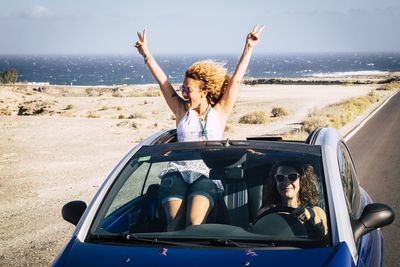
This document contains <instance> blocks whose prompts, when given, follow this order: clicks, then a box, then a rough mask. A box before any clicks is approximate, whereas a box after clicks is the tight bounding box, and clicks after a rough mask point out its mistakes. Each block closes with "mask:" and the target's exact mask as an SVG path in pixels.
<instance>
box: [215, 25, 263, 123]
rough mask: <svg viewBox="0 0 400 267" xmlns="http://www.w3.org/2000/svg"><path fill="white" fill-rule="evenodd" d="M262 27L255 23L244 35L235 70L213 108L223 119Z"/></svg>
mask: <svg viewBox="0 0 400 267" xmlns="http://www.w3.org/2000/svg"><path fill="white" fill-rule="evenodd" d="M263 29H264V25H259V24H257V25H256V26H255V27H254V28H253V30H252V31H251V32H250V33H249V34H248V35H247V37H246V44H245V46H244V50H243V53H242V56H241V57H240V60H239V63H238V65H237V66H236V70H235V72H234V73H233V75H232V77H231V78H230V80H229V82H228V86H227V88H226V90H225V92H224V95H223V96H222V98H221V100H220V101H219V102H218V104H217V105H216V107H215V108H217V109H219V110H220V113H221V115H222V116H223V117H224V118H223V119H224V120H225V121H226V119H227V118H228V116H229V114H230V113H231V112H232V109H233V106H234V105H235V102H236V100H237V97H238V95H239V88H240V82H241V80H242V79H243V76H244V74H245V73H246V69H247V66H248V65H249V62H250V58H251V54H252V52H253V48H254V47H255V46H256V45H257V44H258V43H259V41H260V33H261V31H262V30H263Z"/></svg>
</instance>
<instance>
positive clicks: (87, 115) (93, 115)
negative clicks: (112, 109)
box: [85, 111, 100, 119]
mask: <svg viewBox="0 0 400 267" xmlns="http://www.w3.org/2000/svg"><path fill="white" fill-rule="evenodd" d="M85 117H86V118H90V119H97V118H100V115H99V114H97V113H95V112H93V111H89V112H88V113H86V116H85Z"/></svg>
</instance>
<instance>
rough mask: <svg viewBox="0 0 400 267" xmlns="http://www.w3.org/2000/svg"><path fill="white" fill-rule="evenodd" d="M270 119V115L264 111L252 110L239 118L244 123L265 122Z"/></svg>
mask: <svg viewBox="0 0 400 267" xmlns="http://www.w3.org/2000/svg"><path fill="white" fill-rule="evenodd" d="M267 121H268V116H267V114H266V113H265V112H264V111H254V112H250V113H248V114H246V115H244V116H242V117H240V119H239V123H244V124H264V123H266V122H267Z"/></svg>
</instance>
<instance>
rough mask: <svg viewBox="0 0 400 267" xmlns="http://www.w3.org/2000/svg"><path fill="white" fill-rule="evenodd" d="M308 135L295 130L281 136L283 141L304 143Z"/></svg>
mask: <svg viewBox="0 0 400 267" xmlns="http://www.w3.org/2000/svg"><path fill="white" fill-rule="evenodd" d="M308 135H309V133H307V132H305V131H302V130H296V131H293V132H291V133H286V134H283V135H281V136H282V139H283V140H292V141H305V140H306V139H307V137H308Z"/></svg>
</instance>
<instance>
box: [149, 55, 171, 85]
mask: <svg viewBox="0 0 400 267" xmlns="http://www.w3.org/2000/svg"><path fill="white" fill-rule="evenodd" d="M144 60H145V64H146V65H147V67H148V69H149V70H150V72H151V74H152V75H153V77H154V79H156V81H157V83H158V84H159V85H160V86H162V85H164V84H165V83H166V82H168V78H167V75H166V74H165V73H164V71H163V70H162V69H161V67H160V66H159V65H158V63H157V61H156V60H155V59H154V57H153V56H152V55H151V53H149V52H148V53H146V55H145V56H144Z"/></svg>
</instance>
